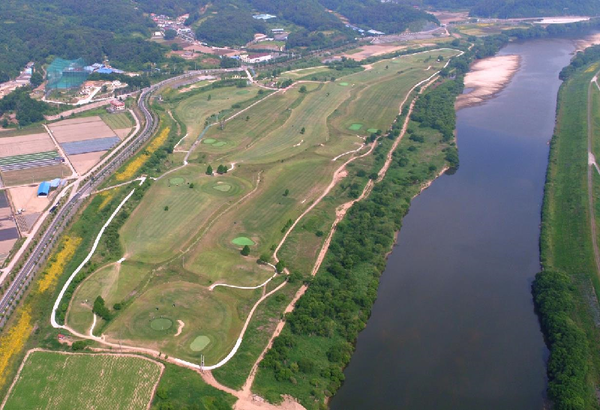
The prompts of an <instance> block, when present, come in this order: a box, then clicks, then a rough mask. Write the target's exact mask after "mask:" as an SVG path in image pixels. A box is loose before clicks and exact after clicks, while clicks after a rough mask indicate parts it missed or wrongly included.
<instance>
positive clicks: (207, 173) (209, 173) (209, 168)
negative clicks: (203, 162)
mask: <svg viewBox="0 0 600 410" xmlns="http://www.w3.org/2000/svg"><path fill="white" fill-rule="evenodd" d="M212 174H213V169H212V167H211V166H210V165H209V166H208V168H206V175H212Z"/></svg>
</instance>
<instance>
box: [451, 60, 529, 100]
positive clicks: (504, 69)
mask: <svg viewBox="0 0 600 410" xmlns="http://www.w3.org/2000/svg"><path fill="white" fill-rule="evenodd" d="M520 62H521V60H520V57H519V56H518V55H508V56H496V57H490V58H485V59H483V60H479V61H477V62H475V63H474V64H473V65H472V66H471V71H469V72H468V73H467V76H466V77H465V89H466V90H469V92H467V93H465V94H462V95H460V96H459V97H458V99H457V101H456V109H457V110H460V109H461V108H465V107H468V106H471V105H476V104H481V103H482V102H484V101H485V100H487V99H489V98H492V97H493V96H495V95H496V94H498V93H499V92H500V91H502V89H503V88H504V87H506V85H508V83H509V82H510V80H511V79H512V77H513V75H515V73H516V72H517V71H518V69H519V65H520Z"/></svg>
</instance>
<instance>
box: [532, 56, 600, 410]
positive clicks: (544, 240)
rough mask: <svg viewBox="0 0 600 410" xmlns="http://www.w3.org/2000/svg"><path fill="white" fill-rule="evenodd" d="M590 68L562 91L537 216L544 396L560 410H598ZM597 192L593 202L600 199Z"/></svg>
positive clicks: (597, 284) (599, 358)
mask: <svg viewBox="0 0 600 410" xmlns="http://www.w3.org/2000/svg"><path fill="white" fill-rule="evenodd" d="M595 64H597V63H596V62H591V63H589V64H586V65H584V66H581V67H576V68H575V71H572V72H571V74H570V75H569V78H568V79H567V80H566V81H565V82H564V83H563V85H562V86H561V89H560V92H559V98H558V101H559V103H558V104H559V105H558V109H557V117H556V129H555V133H554V138H553V139H552V143H551V149H550V161H549V165H548V171H547V175H546V186H545V195H544V207H543V212H542V232H541V236H540V249H541V261H542V266H543V271H542V272H541V273H539V274H538V275H537V277H536V280H535V283H534V287H533V293H534V297H535V300H536V307H537V311H538V314H539V316H540V321H541V323H542V328H543V331H544V334H545V338H546V341H547V344H548V347H549V349H550V358H549V362H548V378H549V383H548V395H549V397H550V399H552V400H553V401H554V403H555V405H556V408H557V409H571V408H575V407H572V406H571V404H572V403H579V405H578V406H577V407H576V408H581V409H584V408H585V409H592V408H598V397H597V394H596V392H597V386H598V385H599V383H600V366H599V365H600V342H599V341H600V329H599V328H598V326H597V324H596V323H597V321H596V320H595V319H594V318H595V317H597V316H598V309H599V308H598V303H597V298H595V297H594V294H596V295H597V294H598V289H600V280H599V278H598V269H597V266H596V263H595V257H594V245H593V240H592V239H593V238H592V235H593V234H592V231H591V226H592V225H591V223H590V222H591V221H593V220H594V219H593V218H596V216H595V215H593V212H594V209H596V208H595V207H594V206H593V203H592V204H591V205H592V206H591V207H590V206H589V205H588V194H589V189H590V187H593V184H591V185H588V178H590V177H592V176H593V174H590V171H592V172H593V173H594V174H595V170H593V169H592V168H590V164H589V163H588V110H589V107H588V92H590V91H592V90H593V87H594V85H593V84H591V83H590V82H591V80H592V78H594V75H595V73H596V71H597V68H596V69H590V68H593V67H594V65H595ZM590 101H591V100H590ZM592 124H594V123H592ZM590 131H591V132H592V133H594V130H593V129H592V130H590ZM592 135H594V134H592ZM594 191H596V189H594V188H592V192H593V198H592V201H593V199H594V198H597V197H598V192H594ZM596 206H597V205H596Z"/></svg>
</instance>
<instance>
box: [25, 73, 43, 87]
mask: <svg viewBox="0 0 600 410" xmlns="http://www.w3.org/2000/svg"><path fill="white" fill-rule="evenodd" d="M29 81H30V82H31V85H32V86H33V88H38V87H39V86H40V85H41V84H42V83H43V82H44V77H42V75H41V74H40V73H38V72H37V71H36V72H35V73H33V74H32V75H31V79H30V80H29Z"/></svg>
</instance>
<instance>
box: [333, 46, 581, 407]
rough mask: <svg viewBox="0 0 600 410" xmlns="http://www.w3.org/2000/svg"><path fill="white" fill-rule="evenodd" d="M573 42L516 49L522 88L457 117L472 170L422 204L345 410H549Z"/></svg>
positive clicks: (383, 286)
mask: <svg viewBox="0 0 600 410" xmlns="http://www.w3.org/2000/svg"><path fill="white" fill-rule="evenodd" d="M573 51H574V45H573V43H572V41H570V40H565V39H543V40H532V41H527V42H523V43H514V44H511V45H509V46H507V47H506V48H504V49H503V50H502V51H501V52H500V54H518V55H520V56H521V67H520V69H519V71H518V72H517V74H516V75H515V76H514V78H513V80H512V81H511V83H510V84H509V85H508V86H507V87H506V88H505V89H504V90H503V91H502V92H501V93H500V94H499V95H498V96H497V97H496V98H494V99H492V100H489V101H487V102H486V103H485V104H483V105H480V106H476V107H470V108H465V109H463V110H461V111H459V112H458V124H457V136H458V146H459V151H460V168H459V170H458V172H457V173H456V174H454V175H447V176H443V177H441V178H440V179H438V180H437V181H436V182H434V184H433V185H432V186H431V188H429V189H427V190H426V191H425V192H423V194H422V195H420V196H419V197H418V198H416V199H415V200H414V201H413V203H412V206H411V208H410V213H409V214H408V215H407V216H406V218H405V219H404V225H403V228H402V230H401V232H400V234H399V237H398V244H397V246H396V247H395V248H394V250H393V253H392V254H391V256H390V258H389V261H388V265H387V269H386V271H385V273H384V274H383V276H382V277H381V283H380V287H379V297H378V299H377V302H376V303H375V306H374V308H373V314H372V316H371V318H370V320H369V322H368V325H367V328H366V329H365V330H364V331H363V332H362V333H361V334H360V336H359V338H358V343H357V350H356V353H355V355H354V356H353V358H352V361H351V362H350V365H349V366H348V368H347V369H346V371H345V374H346V381H345V383H344V386H343V387H342V389H341V390H340V391H339V393H338V394H337V396H335V397H334V398H333V400H332V402H331V407H332V408H333V409H334V410H347V409H411V410H428V409H432V410H433V409H436V410H440V409H457V410H458V409H460V410H469V409H473V410H480V409H487V410H489V409H499V410H500V409H502V410H506V409H511V410H519V409H523V410H535V409H542V407H543V405H544V398H545V388H546V376H545V373H546V369H545V363H546V359H547V354H548V352H547V349H546V347H545V345H544V341H543V338H542V333H541V331H540V326H539V324H538V321H537V317H536V316H535V314H534V309H533V301H532V296H531V282H532V280H533V278H534V275H535V273H536V272H537V271H538V270H539V269H540V266H539V247H538V241H539V234H540V230H539V224H540V211H541V205H542V198H543V188H544V178H545V172H546V166H547V163H548V145H547V143H548V141H549V140H550V138H551V137H552V132H553V129H554V120H555V110H556V97H557V92H558V88H559V86H560V81H559V79H558V73H559V72H560V70H561V69H562V68H563V67H564V66H566V65H568V64H569V60H570V58H571V54H572V52H573Z"/></svg>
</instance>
